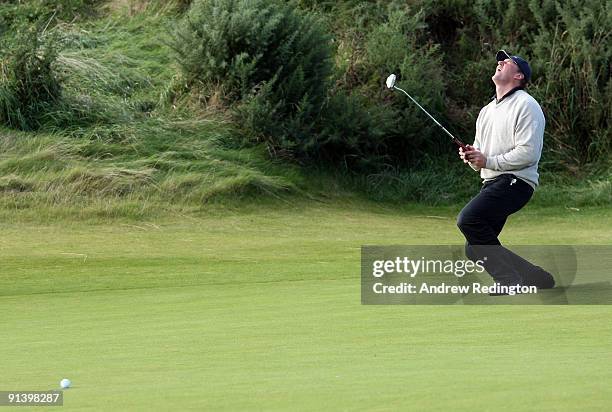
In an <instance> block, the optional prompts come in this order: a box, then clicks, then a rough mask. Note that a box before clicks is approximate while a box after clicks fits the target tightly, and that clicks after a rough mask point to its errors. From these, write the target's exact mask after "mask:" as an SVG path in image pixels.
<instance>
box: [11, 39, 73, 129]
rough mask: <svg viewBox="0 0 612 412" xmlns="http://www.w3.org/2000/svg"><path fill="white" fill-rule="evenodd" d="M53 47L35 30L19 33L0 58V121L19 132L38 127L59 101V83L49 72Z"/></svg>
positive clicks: (53, 53)
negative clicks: (10, 46) (19, 130)
mask: <svg viewBox="0 0 612 412" xmlns="http://www.w3.org/2000/svg"><path fill="white" fill-rule="evenodd" d="M57 53H58V51H57V48H56V45H55V42H54V41H53V39H52V38H41V36H40V35H39V33H38V32H37V31H36V30H30V31H29V32H28V33H25V34H23V35H22V36H21V37H19V38H18V40H17V41H16V42H15V43H14V44H13V47H12V48H11V49H10V50H4V51H3V55H2V56H1V57H0V76H1V79H0V122H2V123H4V124H5V125H7V126H9V127H13V128H17V129H21V130H32V129H37V128H38V127H40V125H41V123H42V118H43V116H44V114H45V113H47V112H48V111H49V110H50V109H51V108H53V106H55V105H57V104H58V102H59V101H60V99H61V92H62V87H61V80H60V79H59V78H58V76H57V74H56V72H55V71H54V69H53V63H54V62H55V60H56V59H57Z"/></svg>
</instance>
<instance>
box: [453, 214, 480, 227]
mask: <svg viewBox="0 0 612 412" xmlns="http://www.w3.org/2000/svg"><path fill="white" fill-rule="evenodd" d="M478 224H479V219H478V218H477V217H476V216H474V215H471V214H469V213H465V211H464V210H462V211H461V212H460V213H459V216H457V227H458V228H459V230H461V232H463V233H466V232H469V231H470V229H472V228H474V227H475V226H478Z"/></svg>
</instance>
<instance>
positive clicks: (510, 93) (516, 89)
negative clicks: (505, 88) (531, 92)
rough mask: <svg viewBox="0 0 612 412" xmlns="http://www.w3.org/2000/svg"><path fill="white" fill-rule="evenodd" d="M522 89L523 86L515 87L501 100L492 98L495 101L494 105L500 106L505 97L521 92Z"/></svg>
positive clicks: (495, 97)
mask: <svg viewBox="0 0 612 412" xmlns="http://www.w3.org/2000/svg"><path fill="white" fill-rule="evenodd" d="M523 89H524V87H523V86H516V87H515V88H514V89H512V90H510V91H509V92H508V93H506V94H504V95H503V96H502V97H501V99H499V100H497V96H493V99H495V103H496V104H500V103H501V102H502V100H504V99H505V98H506V97H510V96H511V95H513V94H514V93H515V92H517V91H519V90H523Z"/></svg>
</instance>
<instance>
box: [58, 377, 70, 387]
mask: <svg viewBox="0 0 612 412" xmlns="http://www.w3.org/2000/svg"><path fill="white" fill-rule="evenodd" d="M70 385H72V382H70V379H62V380H61V381H60V386H61V387H62V389H68V388H69V387H70Z"/></svg>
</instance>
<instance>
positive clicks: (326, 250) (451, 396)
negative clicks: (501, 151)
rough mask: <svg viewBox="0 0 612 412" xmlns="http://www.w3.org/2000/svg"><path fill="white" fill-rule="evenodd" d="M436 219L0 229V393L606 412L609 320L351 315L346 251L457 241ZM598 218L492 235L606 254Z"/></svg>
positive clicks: (364, 215) (411, 215)
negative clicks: (597, 247) (66, 383)
mask: <svg viewBox="0 0 612 412" xmlns="http://www.w3.org/2000/svg"><path fill="white" fill-rule="evenodd" d="M455 213H456V210H452V209H448V208H438V209H436V208H427V209H420V208H413V207H407V208H405V209H403V210H398V209H390V208H389V209H380V208H377V207H376V208H374V207H370V206H367V205H366V206H362V207H354V205H351V206H350V207H345V206H338V205H327V206H325V205H323V206H309V207H300V208H297V207H295V208H291V207H290V208H288V209H287V210H278V209H277V210H261V211H256V210H255V211H251V212H249V213H229V212H227V213H218V214H216V215H214V216H209V217H202V218H197V219H196V218H184V219H182V220H167V221H163V222H137V223H134V222H127V223H117V222H115V223H112V224H108V225H103V224H100V223H97V224H88V223H85V222H82V223H67V222H63V223H54V224H48V225H42V224H37V223H4V224H2V225H1V227H0V230H1V233H2V235H1V237H0V254H1V256H2V263H1V276H2V284H3V287H2V290H1V292H0V295H1V296H0V311H1V313H2V323H1V324H2V330H3V331H4V333H3V334H2V338H1V339H0V354H1V356H2V363H1V366H2V370H1V373H0V390H45V389H57V388H58V386H59V381H60V379H62V378H64V377H67V378H70V379H71V380H72V381H73V384H74V387H73V388H72V389H69V390H68V391H66V392H65V400H64V405H65V406H64V407H65V408H66V409H67V410H85V409H96V410H97V409H102V410H126V409H129V410H151V409H154V410H185V409H197V410H245V409H247V410H250V409H263V410H296V409H297V410H322V409H323V410H339V409H340V410H355V409H356V410H406V409H410V410H444V411H448V410H466V411H467V410H469V411H472V410H496V411H497V410H509V411H510V410H512V411H516V410H606V409H608V408H609V405H610V404H612V389H610V387H611V385H610V383H611V382H612V372H611V371H610V368H609V365H610V364H611V363H612V355H611V354H612V350H611V349H612V343H611V342H612V328H611V327H610V315H611V314H612V308H610V307H607V306H451V307H443V306H362V305H360V296H359V248H360V246H361V245H362V244H398V243H412V244H418V243H430V244H431V243H447V244H448V243H460V242H461V237H460V235H459V234H458V232H457V230H456V228H455V226H454V220H453V219H454V218H453V216H454V214H455ZM611 223H612V212H610V211H608V210H603V209H600V210H586V211H581V212H579V213H569V212H567V211H565V210H562V209H559V210H541V209H540V210H539V209H530V208H527V209H526V210H525V211H524V212H522V213H521V214H520V215H519V216H517V217H516V218H512V219H511V220H510V222H509V223H508V226H507V229H506V237H505V238H504V240H506V241H509V242H514V243H540V244H544V243H558V244H563V243H575V244H576V243H577V244H587V243H595V244H610V242H611V241H612V233H610V231H609V227H611V226H612V225H611ZM24 410H25V409H24Z"/></svg>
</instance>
